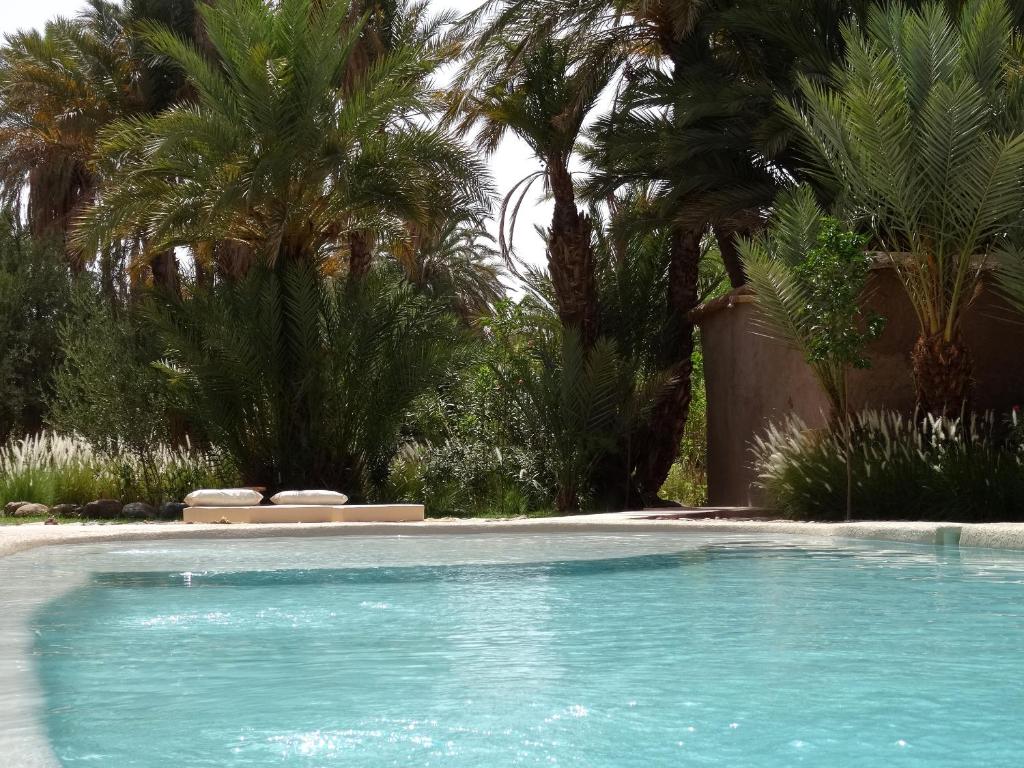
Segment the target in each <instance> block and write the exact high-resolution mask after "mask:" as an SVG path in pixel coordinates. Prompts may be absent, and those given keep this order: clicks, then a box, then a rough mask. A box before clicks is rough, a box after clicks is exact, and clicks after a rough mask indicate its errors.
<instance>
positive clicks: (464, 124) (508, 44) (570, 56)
mask: <svg viewBox="0 0 1024 768" xmlns="http://www.w3.org/2000/svg"><path fill="white" fill-rule="evenodd" d="M520 33H521V34H522V35H524V36H525V37H526V38H528V39H517V35H519V34H520ZM620 61H621V58H620V56H619V54H618V51H617V50H616V49H615V48H614V47H600V46H593V45H591V46H580V45H578V44H576V43H575V42H574V41H573V40H571V39H568V38H564V37H558V35H557V32H556V31H555V30H553V29H552V28H551V25H550V23H546V24H545V23H541V26H539V27H537V28H531V29H520V31H519V32H510V30H509V29H507V28H503V29H502V30H501V31H500V33H499V32H498V31H497V30H495V29H492V30H490V31H484V32H482V33H481V34H480V36H479V38H478V40H477V41H476V43H475V44H474V45H473V47H472V48H471V51H470V58H469V61H468V63H467V65H466V67H465V69H464V71H463V73H462V75H461V77H460V78H459V80H458V83H457V91H456V97H455V99H454V102H455V106H454V109H453V112H454V114H456V115H458V116H459V129H460V132H461V133H463V134H465V133H468V132H469V131H471V130H472V129H474V128H479V132H478V134H477V136H478V142H479V145H480V146H481V147H482V148H483V149H484V150H485V151H487V152H493V151H494V150H495V149H496V148H497V147H498V144H499V143H500V142H501V139H502V138H503V137H504V136H505V134H506V133H508V132H510V131H511V132H512V133H514V134H515V135H517V136H519V137H520V138H521V139H523V140H524V141H525V142H526V143H527V144H528V145H529V147H530V149H531V150H532V151H533V153H534V154H535V156H536V157H537V159H538V160H539V161H540V162H541V163H543V165H544V170H543V171H541V172H538V173H535V174H531V175H530V176H528V177H526V178H525V179H524V180H523V181H522V182H520V184H519V186H518V187H517V188H514V189H513V191H512V193H511V194H510V196H509V198H508V199H506V207H508V205H509V204H510V202H511V200H512V196H513V195H514V194H515V193H517V192H518V193H519V194H520V195H522V194H526V191H527V190H528V189H529V186H530V184H532V182H533V181H535V180H536V179H537V178H543V179H544V182H545V185H546V186H547V188H548V190H549V191H550V193H551V197H552V198H553V200H554V212H553V214H552V218H551V225H550V227H549V228H548V230H547V233H546V235H547V257H548V269H549V271H550V273H551V280H552V283H553V286H554V291H555V298H556V302H557V308H558V314H559V317H560V318H561V321H562V323H563V325H564V326H565V327H566V328H574V329H575V330H576V331H577V332H578V333H579V337H580V339H581V341H582V344H583V346H584V348H586V347H589V346H590V345H592V344H593V343H594V341H595V340H596V339H597V335H598V332H599V308H598V306H597V290H596V285H595V282H594V253H593V244H592V242H591V241H592V236H593V227H592V222H591V220H590V217H589V216H588V215H587V214H586V213H585V212H584V211H581V210H580V209H579V208H578V207H577V206H578V201H577V192H576V183H575V181H574V179H573V174H572V172H571V169H570V166H571V161H572V158H573V155H574V152H575V150H576V142H577V140H578V139H579V136H580V132H581V131H582V129H583V125H584V122H585V120H586V119H587V116H588V115H589V114H590V112H591V110H592V109H593V108H594V106H595V104H596V102H597V100H598V97H599V96H600V94H601V92H602V91H603V90H604V88H605V87H606V86H607V85H608V83H609V81H610V79H611V78H612V76H613V75H614V73H615V71H616V70H617V69H618V67H619V64H620ZM520 199H521V198H520ZM513 205H514V206H515V207H518V203H514V204H513Z"/></svg>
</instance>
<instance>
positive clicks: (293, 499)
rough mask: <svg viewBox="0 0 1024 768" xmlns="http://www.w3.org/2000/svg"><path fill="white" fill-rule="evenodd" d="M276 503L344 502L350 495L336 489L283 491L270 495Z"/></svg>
mask: <svg viewBox="0 0 1024 768" xmlns="http://www.w3.org/2000/svg"><path fill="white" fill-rule="evenodd" d="M270 500H271V501H272V502H274V503H275V504H326V505H329V506H334V505H337V504H344V503H345V502H347V501H348V496H346V495H345V494H344V493H337V492H335V491H281V492H280V493H275V494H274V495H273V496H271V497H270Z"/></svg>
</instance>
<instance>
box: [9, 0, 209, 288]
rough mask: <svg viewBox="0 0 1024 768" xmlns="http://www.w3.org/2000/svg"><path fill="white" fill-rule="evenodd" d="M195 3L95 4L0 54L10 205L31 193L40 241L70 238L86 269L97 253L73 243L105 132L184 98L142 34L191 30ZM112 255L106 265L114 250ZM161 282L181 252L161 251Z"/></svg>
mask: <svg viewBox="0 0 1024 768" xmlns="http://www.w3.org/2000/svg"><path fill="white" fill-rule="evenodd" d="M192 17H193V0H129V2H127V3H125V4H124V5H123V6H122V5H118V4H114V3H111V2H108V1H107V0H91V1H90V3H89V5H88V7H87V8H86V10H85V11H83V12H82V13H81V14H80V15H79V16H78V17H77V18H75V19H57V20H56V21H53V22H50V23H49V24H47V26H46V28H45V30H44V32H43V33H42V34H40V33H38V32H34V31H33V32H19V33H17V34H15V35H12V36H10V37H8V39H7V44H6V46H4V48H3V49H2V52H0V157H2V158H3V161H2V164H0V184H2V185H3V190H4V195H5V197H6V198H7V200H8V201H12V200H17V199H20V198H21V196H22V194H23V192H24V193H27V202H28V205H27V213H28V220H29V225H30V229H31V231H32V233H33V235H34V236H36V237H56V238H58V239H59V240H61V241H62V242H65V243H67V253H68V258H69V260H70V262H71V264H72V267H73V268H74V269H76V270H78V271H80V270H82V269H84V267H85V265H86V264H87V263H88V262H89V261H90V260H91V259H92V258H93V254H92V253H89V252H84V251H82V250H81V249H78V248H76V247H75V246H74V245H72V244H71V243H70V242H68V233H69V231H70V230H71V228H72V227H73V224H74V222H75V220H76V218H77V217H78V216H79V215H80V214H81V212H82V211H83V210H84V209H85V208H86V207H87V206H88V205H90V204H91V202H92V201H93V199H94V198H95V196H96V194H97V189H98V187H99V185H100V183H101V180H102V179H101V174H100V172H99V169H98V168H97V166H96V163H95V154H96V146H97V141H98V136H99V135H100V133H101V132H102V131H103V129H104V128H105V127H106V126H108V125H109V124H110V123H111V122H113V121H114V120H117V119H123V118H128V117H131V116H135V115H140V114H152V113H156V112H158V111H159V110H161V109H163V108H165V107H166V106H167V105H168V104H170V103H172V102H173V101H174V100H175V99H176V98H178V97H179V95H180V89H181V80H180V78H179V77H178V76H177V75H176V73H174V72H173V71H170V70H168V68H167V67H165V66H163V65H161V64H160V63H158V62H154V61H153V60H152V57H151V56H150V55H149V53H148V52H147V51H146V50H145V48H144V46H143V44H142V41H141V40H140V38H139V37H138V35H137V34H136V31H137V28H138V26H139V25H140V24H142V23H144V22H160V23H164V24H168V25H170V26H171V27H172V28H174V29H176V30H189V29H191V27H192V24H193V21H192ZM124 250H126V249H124V248H118V249H113V250H108V251H107V252H106V253H104V260H105V263H104V272H105V274H107V273H108V272H109V270H110V269H111V267H110V265H109V264H108V263H106V261H107V260H109V259H110V258H111V257H112V254H113V253H116V252H118V251H124ZM149 266H150V267H151V268H152V271H153V275H154V279H155V281H156V282H157V283H159V284H163V285H165V286H167V287H173V285H174V284H175V283H176V281H177V268H176V263H175V260H174V253H173V251H164V252H161V253H156V254H153V255H152V257H151V259H150V263H149Z"/></svg>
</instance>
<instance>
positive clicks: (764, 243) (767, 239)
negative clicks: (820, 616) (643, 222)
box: [740, 188, 885, 519]
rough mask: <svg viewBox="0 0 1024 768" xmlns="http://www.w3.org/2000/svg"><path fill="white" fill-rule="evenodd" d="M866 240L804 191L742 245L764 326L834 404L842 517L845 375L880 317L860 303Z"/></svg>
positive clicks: (848, 431)
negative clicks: (796, 355) (797, 356)
mask: <svg viewBox="0 0 1024 768" xmlns="http://www.w3.org/2000/svg"><path fill="white" fill-rule="evenodd" d="M866 245H867V238H865V237H864V236H863V235H859V234H857V233H854V232H851V231H849V230H847V229H846V228H844V227H843V225H842V224H841V223H840V222H839V221H837V220H836V219H833V218H829V217H826V216H825V215H824V213H823V212H822V210H821V209H820V208H819V207H818V205H817V203H816V202H815V200H814V196H813V194H812V193H811V191H810V190H809V189H807V188H801V189H799V190H797V191H796V192H795V193H794V194H792V195H790V196H788V197H786V198H785V199H783V201H782V203H781V205H780V206H779V208H778V210H777V212H776V216H775V223H774V226H773V227H772V229H771V230H770V231H769V232H768V233H767V234H766V235H763V236H761V237H759V238H757V239H756V240H752V241H751V240H748V241H745V242H742V243H741V245H740V252H741V254H742V258H743V264H744V268H745V269H746V272H747V277H748V280H749V284H750V286H751V287H752V288H753V290H754V293H755V295H756V296H757V302H758V307H759V309H760V315H761V319H762V322H763V324H764V325H765V326H766V327H767V328H768V329H769V331H770V332H771V333H772V335H774V336H776V337H778V338H780V339H781V340H784V341H786V342H788V343H789V344H791V345H792V346H794V347H795V348H796V349H798V350H799V351H800V352H801V353H802V354H803V356H804V359H805V360H806V361H807V363H808V365H810V367H811V370H812V371H813V372H814V375H815V376H816V377H817V379H818V381H819V382H820V383H821V386H822V388H823V389H824V390H825V394H826V395H827V396H828V399H829V402H830V404H831V406H832V412H831V414H830V419H831V428H832V430H833V431H837V432H840V431H841V432H842V434H843V435H844V437H845V441H844V442H845V444H846V446H847V454H846V475H847V476H846V480H847V484H846V491H847V492H846V516H847V519H849V518H850V516H851V512H852V488H853V483H852V467H851V464H850V447H851V440H852V424H851V420H850V398H849V373H850V370H851V369H855V368H868V367H869V366H870V361H869V360H868V358H867V357H866V356H865V354H864V348H865V346H866V345H867V344H868V343H870V342H871V341H873V340H874V339H876V338H878V336H879V334H881V332H882V329H883V328H884V327H885V319H884V318H883V317H881V316H880V315H877V314H875V313H871V312H866V311H865V310H864V308H863V298H864V293H865V290H866V288H867V280H868V275H869V273H870V270H871V257H870V256H869V255H868V254H867V253H866V252H865V247H866Z"/></svg>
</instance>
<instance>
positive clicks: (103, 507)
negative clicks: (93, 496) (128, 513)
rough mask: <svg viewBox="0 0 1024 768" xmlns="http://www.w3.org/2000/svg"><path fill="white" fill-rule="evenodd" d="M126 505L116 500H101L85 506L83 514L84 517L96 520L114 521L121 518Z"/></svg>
mask: <svg viewBox="0 0 1024 768" xmlns="http://www.w3.org/2000/svg"><path fill="white" fill-rule="evenodd" d="M123 508H124V505H123V504H122V503H121V502H120V501H115V500H114V499H99V500H97V501H90V502H89V503H88V504H86V505H85V510H84V511H83V512H82V516H83V517H88V518H91V519H94V520H113V519H114V518H116V517H120V516H121V510H122V509H123Z"/></svg>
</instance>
